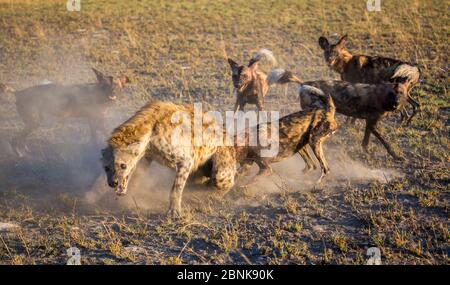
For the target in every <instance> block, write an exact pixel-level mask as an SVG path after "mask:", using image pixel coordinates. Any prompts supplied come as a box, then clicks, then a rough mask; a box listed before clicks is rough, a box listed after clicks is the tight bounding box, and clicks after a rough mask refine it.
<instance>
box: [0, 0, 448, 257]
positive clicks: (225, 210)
mask: <svg viewBox="0 0 450 285" xmlns="http://www.w3.org/2000/svg"><path fill="white" fill-rule="evenodd" d="M62 2H64V3H63V4H61V3H62ZM447 8H448V7H447V5H446V2H445V1H438V0H435V1H418V0H417V1H415V0H404V1H382V12H376V13H369V12H367V11H366V10H365V3H364V1H359V0H351V1H342V2H338V3H336V1H332V0H327V1H225V0H221V1H206V0H199V1H87V0H82V11H81V12H79V13H76V12H67V11H66V10H65V1H43V0H38V1H2V0H0V32H1V34H2V35H3V36H2V37H1V38H0V81H2V82H9V83H11V84H12V85H13V86H14V87H15V88H16V89H20V88H25V87H28V86H31V85H33V84H37V83H38V82H41V81H42V80H43V79H50V80H53V81H59V82H63V83H79V82H86V81H92V80H94V75H93V74H92V73H91V71H90V67H91V66H96V67H99V68H100V69H101V70H104V71H107V72H109V73H112V74H123V73H125V74H127V75H128V76H129V77H130V78H131V79H132V84H131V86H130V87H129V88H128V91H127V96H124V97H122V98H120V104H118V106H117V108H116V109H115V110H114V113H115V114H120V115H121V116H123V117H126V116H127V115H128V114H130V113H132V112H133V111H134V110H136V109H137V108H138V107H139V106H141V105H142V104H143V103H144V102H145V101H147V100H149V99H151V98H159V99H163V100H170V101H174V102H195V101H205V102H208V103H209V104H211V106H213V107H220V108H221V109H222V110H224V109H231V108H232V106H233V104H234V98H233V96H232V86H231V80H230V75H229V69H228V64H227V62H226V60H225V59H226V56H232V57H234V58H237V59H239V60H244V59H248V58H249V55H250V54H251V53H252V52H253V51H255V50H256V49H258V48H261V47H265V48H268V49H270V50H272V51H273V52H274V54H275V55H276V57H277V60H278V62H279V65H280V66H281V67H283V68H287V69H290V70H292V71H293V72H295V73H297V74H299V75H300V76H301V78H303V79H305V80H312V79H321V78H330V77H333V78H335V77H336V74H334V73H332V72H331V71H329V70H328V69H327V68H326V66H325V64H324V62H323V59H322V56H321V52H320V49H319V47H318V45H317V39H318V37H319V36H320V35H332V34H333V33H338V34H343V33H348V34H349V48H350V50H352V51H354V52H359V53H367V54H380V55H384V56H389V57H395V58H400V59H403V60H406V61H412V62H416V63H417V64H419V66H420V67H421V69H422V71H423V73H424V81H425V83H424V84H422V85H421V86H420V87H418V88H416V89H415V91H414V96H415V97H417V98H419V101H420V102H421V103H422V106H423V108H422V109H423V112H422V113H421V114H420V115H419V116H418V117H417V119H416V120H415V121H414V122H413V124H412V126H411V127H410V128H399V127H397V126H398V124H397V122H396V120H395V118H394V119H391V120H388V121H386V122H385V124H384V125H382V126H381V128H382V131H383V132H384V133H385V134H386V138H387V139H388V140H390V141H392V142H394V144H395V145H396V146H397V147H398V148H399V149H400V150H401V151H402V152H403V153H404V154H405V156H406V157H408V161H407V162H405V163H397V162H394V161H392V160H391V159H390V158H389V157H388V156H387V155H386V154H385V153H384V150H383V149H382V147H381V146H380V145H379V144H378V143H374V144H372V152H373V153H372V154H371V155H367V154H365V153H364V152H363V151H362V150H361V148H360V146H359V143H355V142H359V141H360V140H361V138H362V127H363V126H362V123H361V122H358V123H357V124H356V125H355V126H345V125H342V126H341V128H340V130H339V131H338V133H337V135H335V136H334V137H333V138H332V139H331V142H330V143H329V144H328V145H333V146H335V147H338V148H340V149H345V151H346V153H347V154H348V155H349V156H351V157H352V158H354V159H355V160H359V161H361V162H363V163H364V164H365V165H367V166H369V167H372V168H390V169H395V170H398V171H399V172H401V173H404V177H401V178H396V179H394V180H391V181H389V182H383V183H382V182H372V181H344V180H339V179H337V181H333V183H331V182H327V183H325V185H324V186H322V187H320V188H316V189H304V188H302V186H299V187H298V188H295V189H286V187H285V186H284V185H283V184H281V185H280V189H279V191H277V192H276V193H269V194H265V195H263V196H260V197H257V198H255V197H252V196H251V195H248V193H247V192H246V190H245V189H235V190H234V191H232V192H231V193H229V194H227V195H225V197H220V196H214V195H210V194H208V193H202V192H195V193H194V194H193V195H191V196H190V198H187V199H186V200H185V201H186V202H185V208H186V217H185V218H184V219H183V220H181V221H171V220H167V219H166V217H165V215H164V214H162V213H161V212H157V213H155V211H148V210H145V209H140V208H139V205H137V206H136V207H135V208H131V209H130V208H125V209H124V208H114V207H113V208H111V207H101V206H95V207H92V206H89V205H85V204H83V202H82V198H81V197H82V194H83V193H84V192H85V191H86V189H85V188H82V189H80V188H79V187H78V186H77V185H78V184H76V182H78V181H75V180H74V181H72V180H70V181H72V182H68V180H67V179H69V178H70V176H71V175H72V176H73V175H75V174H74V173H76V172H74V173H72V172H71V173H69V174H68V173H66V172H64V173H61V174H60V171H61V168H64V167H66V166H67V165H70V164H71V163H72V164H73V161H74V158H75V159H78V157H77V156H76V155H73V154H70V153H68V152H67V151H66V150H67V148H63V147H60V146H61V145H67V143H70V144H71V145H72V144H73V145H74V146H73V149H74V150H79V151H80V150H81V151H84V150H86V149H87V148H88V147H85V146H84V145H85V144H86V141H87V137H88V133H87V130H86V129H85V128H84V126H83V124H82V122H81V123H80V122H78V121H76V120H74V121H70V122H68V124H67V125H64V127H61V126H60V125H58V126H55V125H54V124H51V125H50V126H48V127H47V128H45V127H44V128H42V129H41V130H39V131H38V132H36V134H35V135H33V136H32V137H31V138H30V144H32V145H34V150H37V151H36V152H35V155H36V157H34V158H33V159H32V161H31V162H30V161H11V160H10V159H9V158H7V157H6V156H3V155H2V156H1V157H0V173H2V174H0V178H1V181H2V182H1V184H0V189H1V192H0V220H1V221H9V222H12V223H16V224H18V225H20V227H19V229H15V230H12V231H8V232H6V231H5V232H0V237H1V240H0V263H2V264H41V263H65V262H66V259H67V257H66V256H65V250H66V249H67V248H68V247H70V246H77V247H78V248H80V249H81V251H82V262H83V263H87V264H98V263H103V264H117V263H118V264H123V263H152V264H155V263H156V264H180V263H193V264H197V263H201V264H204V263H208V264H209V263H212V264H222V263H226V264H230V263H240V264H247V263H252V264H265V263H270V264H330V263H331V264H336V263H337V264H342V263H345V264H361V263H365V252H366V250H367V248H369V247H371V246H378V247H379V248H380V249H381V252H382V258H383V262H384V263H389V264H404V263H407V264H448V263H449V257H448V253H449V238H450V235H449V232H448V228H449V219H448V217H449V187H448V185H449V177H450V175H449V170H448V169H449V156H448V154H449V137H448V134H449V110H450V109H449V108H450V104H449V96H448V93H447V90H448V88H449V81H448V75H447V74H448V70H447V69H448V66H447V65H448V61H449V58H448V56H449V53H448V49H447V46H448V27H447V26H448V21H447V19H448V16H449V15H448V9H447ZM266 67H267V66H264V65H263V68H266ZM9 99H12V98H9ZM266 105H267V107H268V108H273V109H275V110H280V111H281V112H282V113H287V112H290V111H293V110H296V108H297V107H296V106H298V101H297V98H296V92H295V89H294V87H292V86H290V87H289V88H288V91H287V92H285V89H284V88H279V87H276V88H273V89H272V90H271V92H270V95H269V97H268V98H267V104H266ZM0 109H1V110H2V123H1V124H0V133H1V134H2V136H3V138H5V139H9V138H10V137H11V136H13V135H14V134H15V133H16V132H17V130H18V128H20V127H21V123H20V121H19V118H18V116H17V115H16V112H15V110H14V104H12V103H9V104H3V105H1V106H0ZM121 118H122V117H121ZM339 120H340V122H343V120H342V119H341V118H340V119H339ZM111 125H112V126H113V125H114V123H113V122H112V123H111ZM72 133H76V134H77V140H76V142H75V143H74V142H73V141H71V140H70V139H68V138H70V137H72V135H71V134H72ZM50 142H51V143H50ZM71 150H72V149H71ZM325 150H326V148H325ZM83 159H84V160H83ZM94 159H95V158H94ZM77 161H78V160H77ZM84 163H92V160H89V159H88V158H82V159H81V162H80V166H77V167H78V168H75V169H83V168H84V166H85V165H84ZM12 165H14V166H12ZM301 167H303V165H300V166H299V171H300V169H301ZM11 173H13V174H11ZM49 173H52V174H54V173H57V174H58V175H61V177H62V179H60V180H61V181H62V182H63V183H59V184H58V183H56V184H51V187H50V186H49V182H48V181H47V180H46V179H47V178H48V177H53V176H49ZM335 178H336V177H335ZM77 179H78V178H77ZM60 180H58V181H60ZM64 182H65V183H64ZM72 183H74V184H73V185H72ZM83 185H86V183H85V184H83ZM77 187H78V188H77ZM50 188H51V189H50ZM310 190H311V191H310ZM55 193H57V194H55ZM58 193H59V194H58ZM111 195H112V194H111ZM238 200H239V201H250V202H248V203H243V204H242V203H241V204H237V203H236V201H238ZM255 200H256V201H257V203H256V205H254V202H255ZM138 202H140V201H138ZM249 205H252V206H249Z"/></svg>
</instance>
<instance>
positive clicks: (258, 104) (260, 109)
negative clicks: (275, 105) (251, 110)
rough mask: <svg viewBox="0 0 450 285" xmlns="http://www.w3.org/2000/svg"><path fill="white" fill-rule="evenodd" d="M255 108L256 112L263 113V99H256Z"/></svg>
mask: <svg viewBox="0 0 450 285" xmlns="http://www.w3.org/2000/svg"><path fill="white" fill-rule="evenodd" d="M256 107H257V108H258V111H264V98H261V97H258V100H257V101H256Z"/></svg>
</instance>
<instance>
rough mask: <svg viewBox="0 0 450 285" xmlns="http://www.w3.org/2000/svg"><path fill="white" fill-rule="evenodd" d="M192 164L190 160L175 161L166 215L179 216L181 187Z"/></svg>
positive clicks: (184, 183)
mask: <svg viewBox="0 0 450 285" xmlns="http://www.w3.org/2000/svg"><path fill="white" fill-rule="evenodd" d="M192 165H193V163H192V161H191V160H186V161H182V162H178V163H177V166H176V175H175V181H174V183H173V186H172V190H171V192H170V205H169V212H168V215H169V216H171V217H173V218H177V217H180V216H181V197H182V195H183V189H184V186H185V185H186V181H187V179H188V177H189V173H190V172H191V168H192Z"/></svg>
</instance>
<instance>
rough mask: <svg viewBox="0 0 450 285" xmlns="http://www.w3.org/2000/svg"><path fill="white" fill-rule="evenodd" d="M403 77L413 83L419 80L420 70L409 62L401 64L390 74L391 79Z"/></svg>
mask: <svg viewBox="0 0 450 285" xmlns="http://www.w3.org/2000/svg"><path fill="white" fill-rule="evenodd" d="M401 77H405V78H407V79H408V82H409V83H410V84H415V83H417V82H419V79H420V70H419V68H418V67H416V66H412V65H409V64H402V65H400V66H399V67H397V69H396V70H395V73H394V75H392V77H391V78H392V79H395V78H401Z"/></svg>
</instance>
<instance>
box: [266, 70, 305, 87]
mask: <svg viewBox="0 0 450 285" xmlns="http://www.w3.org/2000/svg"><path fill="white" fill-rule="evenodd" d="M266 80H267V83H268V84H269V86H270V85H273V84H286V83H289V82H295V83H298V84H302V81H301V80H300V78H298V77H297V76H295V75H294V74H292V72H290V71H287V70H284V69H281V68H275V69H272V70H271V71H270V72H269V74H268V75H267V79H266Z"/></svg>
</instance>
